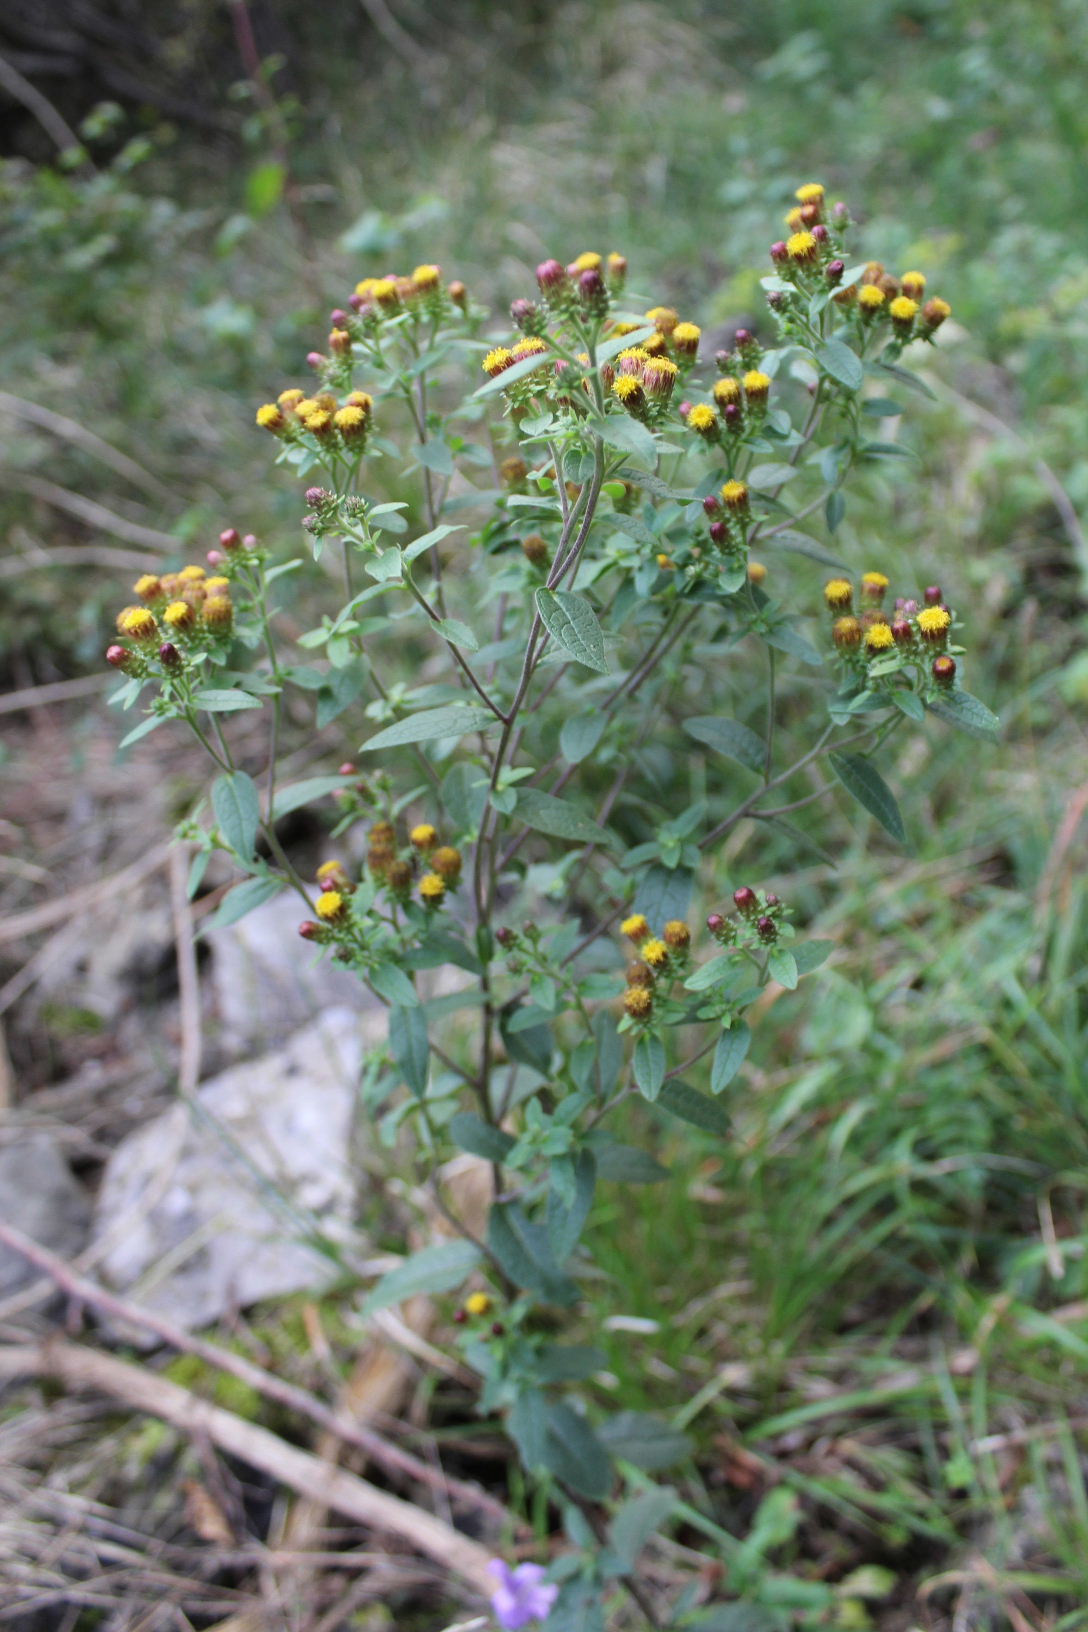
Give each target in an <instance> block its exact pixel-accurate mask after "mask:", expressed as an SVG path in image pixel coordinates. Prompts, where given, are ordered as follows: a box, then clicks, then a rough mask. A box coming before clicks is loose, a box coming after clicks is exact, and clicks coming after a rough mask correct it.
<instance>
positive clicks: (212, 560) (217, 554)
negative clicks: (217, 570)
mask: <svg viewBox="0 0 1088 1632" xmlns="http://www.w3.org/2000/svg"><path fill="white" fill-rule="evenodd" d="M204 559H205V561H206V562H207V563H208V565H209V567H221V566H222V565H223V562H224V561H225V560H226V559H227V558H226V556H225V555H224V554H223V552H222V550H208V552H207V553H206V555H205V557H204Z"/></svg>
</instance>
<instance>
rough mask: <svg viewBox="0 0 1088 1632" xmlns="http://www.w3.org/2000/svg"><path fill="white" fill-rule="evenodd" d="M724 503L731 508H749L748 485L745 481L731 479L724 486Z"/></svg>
mask: <svg viewBox="0 0 1088 1632" xmlns="http://www.w3.org/2000/svg"><path fill="white" fill-rule="evenodd" d="M721 491H722V503H723V504H724V505H725V506H726V508H727V509H729V510H747V508H748V487H747V484H746V483H745V482H738V481H737V480H736V478H735V477H734V478H732V479H730V480H729V481H728V482H726V483H725V484H724V485H723V487H722V490H721Z"/></svg>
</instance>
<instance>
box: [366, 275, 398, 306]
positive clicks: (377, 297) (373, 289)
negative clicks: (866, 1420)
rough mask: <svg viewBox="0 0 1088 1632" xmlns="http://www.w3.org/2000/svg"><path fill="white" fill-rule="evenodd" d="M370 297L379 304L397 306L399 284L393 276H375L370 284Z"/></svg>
mask: <svg viewBox="0 0 1088 1632" xmlns="http://www.w3.org/2000/svg"><path fill="white" fill-rule="evenodd" d="M369 298H370V299H371V300H373V301H376V302H377V304H378V305H379V306H390V307H392V306H396V305H397V303H398V298H399V297H398V295H397V285H396V281H395V279H393V278H375V279H374V281H373V283H372V284H371V286H370V295H369Z"/></svg>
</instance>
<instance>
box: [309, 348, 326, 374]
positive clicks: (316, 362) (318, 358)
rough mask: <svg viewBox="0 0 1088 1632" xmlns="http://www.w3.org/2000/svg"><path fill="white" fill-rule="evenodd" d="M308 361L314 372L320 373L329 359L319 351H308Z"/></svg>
mask: <svg viewBox="0 0 1088 1632" xmlns="http://www.w3.org/2000/svg"><path fill="white" fill-rule="evenodd" d="M306 361H307V363H308V364H309V365H310V367H311V368H312V369H313V370H314V372H315V373H318V372H320V370H321V369H323V368H324V366H325V364H326V363H327V362H328V358H327V357H323V356H322V355H321V353H320V352H319V351H308V352H307V353H306Z"/></svg>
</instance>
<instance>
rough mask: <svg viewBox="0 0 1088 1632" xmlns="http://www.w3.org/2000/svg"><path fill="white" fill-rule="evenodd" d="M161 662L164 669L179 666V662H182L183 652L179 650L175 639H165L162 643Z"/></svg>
mask: <svg viewBox="0 0 1088 1632" xmlns="http://www.w3.org/2000/svg"><path fill="white" fill-rule="evenodd" d="M159 662H160V663H161V664H162V666H163V668H164V669H176V668H177V666H178V664H179V663H180V662H181V653H180V652H179V651H178V649H177V647H176V646H175V645H174V643H173V641H171V640H166V641H163V643H162V645H161V646H160V647H159Z"/></svg>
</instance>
